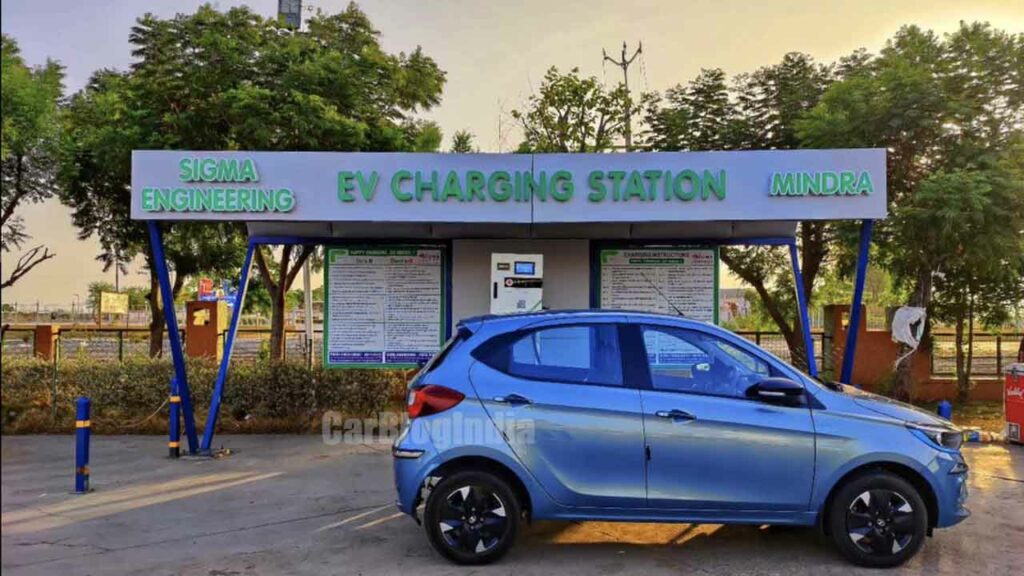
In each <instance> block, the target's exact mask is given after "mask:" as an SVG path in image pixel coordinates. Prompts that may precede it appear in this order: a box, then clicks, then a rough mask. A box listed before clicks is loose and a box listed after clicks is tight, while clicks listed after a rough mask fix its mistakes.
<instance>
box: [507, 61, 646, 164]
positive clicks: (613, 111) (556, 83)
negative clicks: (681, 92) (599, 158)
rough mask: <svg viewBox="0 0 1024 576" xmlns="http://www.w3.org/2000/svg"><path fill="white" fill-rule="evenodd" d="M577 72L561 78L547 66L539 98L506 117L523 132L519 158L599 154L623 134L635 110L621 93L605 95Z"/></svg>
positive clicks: (626, 94)
mask: <svg viewBox="0 0 1024 576" xmlns="http://www.w3.org/2000/svg"><path fill="white" fill-rule="evenodd" d="M579 72H580V71H579V68H573V69H572V70H570V71H569V72H568V73H567V74H562V73H561V72H559V71H558V68H555V67H554V66H552V67H551V68H549V69H548V71H547V73H546V74H545V75H544V80H543V82H541V85H540V90H539V94H534V95H532V96H530V98H529V99H528V100H527V103H526V107H525V109H524V110H513V111H512V117H513V118H515V119H516V120H517V121H518V122H519V124H520V126H521V127H522V130H523V142H522V143H521V144H520V145H519V151H520V152H602V151H605V150H609V149H611V148H612V146H613V145H614V144H615V141H616V139H618V138H619V136H621V135H622V134H623V133H624V130H625V119H626V113H627V111H629V110H631V109H632V108H634V107H635V105H634V103H633V101H632V99H631V97H630V95H629V92H628V91H627V90H626V87H625V86H623V85H621V84H620V85H619V86H617V87H615V88H613V89H611V90H608V89H605V87H604V85H602V84H601V82H600V81H599V80H598V79H597V78H596V77H594V76H591V77H589V78H584V77H582V76H580V73H579ZM646 98H648V97H647V96H644V97H643V99H642V102H641V105H643V104H644V103H646Z"/></svg>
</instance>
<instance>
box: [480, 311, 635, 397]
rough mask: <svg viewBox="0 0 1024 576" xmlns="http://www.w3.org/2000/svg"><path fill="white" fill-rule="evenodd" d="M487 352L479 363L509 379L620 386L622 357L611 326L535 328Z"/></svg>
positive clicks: (504, 340)
mask: <svg viewBox="0 0 1024 576" xmlns="http://www.w3.org/2000/svg"><path fill="white" fill-rule="evenodd" d="M487 348H488V349H487V350H486V352H485V353H484V355H483V357H481V358H480V359H481V360H483V361H484V362H485V363H487V364H488V365H490V366H491V367H493V368H496V369H498V370H501V371H502V372H505V373H507V374H510V375H512V376H519V377H522V378H529V379H532V380H549V381H552V382H567V383H573V384H595V385H602V386H622V355H621V353H620V351H619V337H618V329H617V327H616V326H615V325H613V324H593V325H572V326H552V327H549V328H539V329H536V330H530V331H528V332H525V333H517V334H515V335H514V336H513V337H512V338H503V339H501V340H499V341H498V342H497V343H496V344H495V345H493V346H489V347H487Z"/></svg>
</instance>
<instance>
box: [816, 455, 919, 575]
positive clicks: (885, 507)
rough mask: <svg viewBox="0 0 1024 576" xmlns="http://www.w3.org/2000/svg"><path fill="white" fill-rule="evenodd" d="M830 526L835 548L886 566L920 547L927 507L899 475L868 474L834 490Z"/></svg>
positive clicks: (859, 559)
mask: <svg viewBox="0 0 1024 576" xmlns="http://www.w3.org/2000/svg"><path fill="white" fill-rule="evenodd" d="M829 529H830V532H831V534H832V540H833V542H834V543H835V545H836V547H837V548H839V551H840V552H841V553H842V554H843V556H845V557H846V558H847V559H849V560H850V561H851V562H853V563H854V564H858V565H860V566H867V567H871V568H890V567H893V566H899V565H900V564H903V563H904V562H906V561H907V560H909V559H910V558H911V557H912V556H913V555H914V554H916V553H917V551H918V550H919V549H920V548H921V545H922V544H923V543H924V539H925V535H926V534H927V532H928V509H927V507H926V506H925V503H924V499H923V498H921V495H920V494H919V493H918V491H917V489H916V488H914V486H913V485H911V484H910V483H909V482H907V481H906V480H904V479H903V478H900V477H899V476H897V475H895V474H892V473H889V472H884V471H877V472H870V473H867V474H862V475H860V476H857V477H855V478H853V479H852V480H850V481H849V482H847V483H845V484H844V485H843V486H842V487H841V488H840V489H839V490H838V491H837V492H836V494H835V496H834V498H833V499H832V503H831V505H830V507H829Z"/></svg>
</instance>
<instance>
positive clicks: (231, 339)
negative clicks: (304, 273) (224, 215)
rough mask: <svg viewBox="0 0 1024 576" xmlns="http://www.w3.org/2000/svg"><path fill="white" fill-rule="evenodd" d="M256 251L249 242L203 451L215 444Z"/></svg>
mask: <svg viewBox="0 0 1024 576" xmlns="http://www.w3.org/2000/svg"><path fill="white" fill-rule="evenodd" d="M255 250H256V244H254V243H252V242H249V247H248V248H247V249H246V251H245V261H243V262H242V275H241V277H240V278H239V280H238V292H237V293H236V295H235V305H234V307H233V308H232V310H231V324H230V325H229V326H228V335H227V337H226V338H225V339H224V351H223V353H222V354H221V358H220V370H219V371H218V372H217V383H216V384H215V385H214V387H213V396H212V397H211V398H210V412H209V413H208V414H207V415H206V428H205V429H204V430H203V444H202V448H201V450H202V451H203V452H209V450H210V443H212V442H213V430H214V428H216V427H217V413H218V412H219V411H220V400H221V397H222V396H223V395H224V381H225V380H227V377H228V364H229V363H230V362H231V349H232V348H233V347H234V344H235V333H236V332H237V331H238V319H239V318H241V316H242V306H243V305H244V304H245V292H246V290H247V289H248V287H249V268H250V267H251V266H252V255H253V252H254V251H255ZM307 289H308V288H307Z"/></svg>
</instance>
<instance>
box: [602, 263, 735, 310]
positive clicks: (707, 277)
mask: <svg viewBox="0 0 1024 576" xmlns="http://www.w3.org/2000/svg"><path fill="white" fill-rule="evenodd" d="M598 266H599V269H598V272H597V273H598V298H597V302H598V305H599V306H600V307H601V308H606V309H613V310H643V311H645V312H659V313H662V314H669V315H673V316H678V315H679V314H682V315H683V316H685V317H686V318H691V319H694V320H701V321H704V322H712V323H717V322H718V248H715V247H709V248H703V247H698V248H682V247H665V248H660V247H647V248H623V249H603V250H601V251H600V252H599V254H598Z"/></svg>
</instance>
